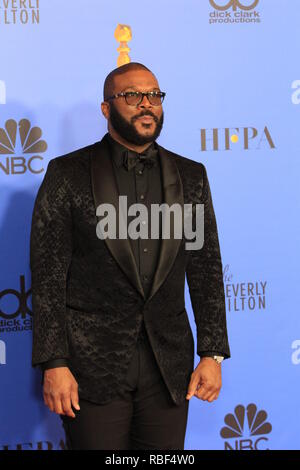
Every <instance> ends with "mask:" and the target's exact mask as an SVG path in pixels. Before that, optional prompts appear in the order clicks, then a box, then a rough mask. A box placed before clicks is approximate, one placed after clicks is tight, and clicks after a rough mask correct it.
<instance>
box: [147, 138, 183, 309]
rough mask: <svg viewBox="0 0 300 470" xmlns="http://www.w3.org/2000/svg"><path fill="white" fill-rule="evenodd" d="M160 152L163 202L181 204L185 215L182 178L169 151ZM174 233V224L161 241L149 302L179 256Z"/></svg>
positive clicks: (179, 242)
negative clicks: (167, 237) (168, 235)
mask: <svg viewBox="0 0 300 470" xmlns="http://www.w3.org/2000/svg"><path fill="white" fill-rule="evenodd" d="M158 151H159V155H160V161H161V169H162V179H163V193H164V201H163V202H165V203H166V204H168V206H172V204H175V203H177V204H180V205H181V211H182V214H183V208H184V198H183V187H182V181H181V178H180V174H179V171H178V169H177V166H176V164H175V162H174V161H173V160H172V159H171V158H170V157H169V154H168V151H167V150H165V149H164V148H163V147H161V146H158ZM171 220H173V219H171ZM182 220H183V218H182ZM173 233H174V232H173V223H172V224H171V230H170V234H171V237H170V238H169V239H162V241H161V250H160V255H159V261H158V265H157V269H156V272H155V276H154V279H153V284H152V288H151V292H150V295H149V297H148V298H147V301H149V300H150V299H151V297H153V295H154V294H155V292H157V290H158V289H159V288H160V286H161V285H162V283H163V282H164V280H165V278H166V277H167V275H168V273H169V271H170V269H171V267H172V265H173V263H174V261H175V258H176V256H177V253H178V250H179V247H180V244H181V241H182V239H178V238H177V239H176V238H174V237H173V235H172V234H173Z"/></svg>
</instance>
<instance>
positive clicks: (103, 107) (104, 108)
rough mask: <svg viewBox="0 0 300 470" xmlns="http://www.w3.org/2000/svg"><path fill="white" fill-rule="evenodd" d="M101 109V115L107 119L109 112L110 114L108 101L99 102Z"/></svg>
mask: <svg viewBox="0 0 300 470" xmlns="http://www.w3.org/2000/svg"><path fill="white" fill-rule="evenodd" d="M101 111H102V114H103V116H104V117H105V118H106V119H107V120H108V119H109V114H110V108H109V103H108V102H107V101H103V102H102V103H101Z"/></svg>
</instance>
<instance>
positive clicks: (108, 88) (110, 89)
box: [103, 62, 155, 101]
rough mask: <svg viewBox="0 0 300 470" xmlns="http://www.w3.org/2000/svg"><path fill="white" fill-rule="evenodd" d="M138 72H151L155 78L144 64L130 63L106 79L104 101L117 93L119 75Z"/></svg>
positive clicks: (115, 70) (113, 71) (112, 72)
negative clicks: (116, 81)
mask: <svg viewBox="0 0 300 470" xmlns="http://www.w3.org/2000/svg"><path fill="white" fill-rule="evenodd" d="M137 70H145V71H147V72H150V73H151V74H152V75H153V76H154V77H155V75H154V73H153V72H151V70H150V69H148V67H146V66H145V65H143V64H140V63H139V62H129V63H128V64H124V65H121V66H120V67H117V68H116V69H114V70H112V71H111V72H110V73H109V74H108V75H107V77H106V79H105V81H104V86H103V99H104V101H106V100H107V98H109V97H110V96H112V95H113V94H114V93H115V78H116V77H117V76H119V75H123V74H125V73H127V72H135V71H137Z"/></svg>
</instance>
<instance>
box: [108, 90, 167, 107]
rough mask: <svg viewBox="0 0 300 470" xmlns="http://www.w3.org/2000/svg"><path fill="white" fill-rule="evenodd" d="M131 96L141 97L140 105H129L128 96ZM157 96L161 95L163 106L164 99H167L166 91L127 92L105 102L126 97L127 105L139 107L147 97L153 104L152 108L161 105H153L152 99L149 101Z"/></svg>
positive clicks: (111, 97)
mask: <svg viewBox="0 0 300 470" xmlns="http://www.w3.org/2000/svg"><path fill="white" fill-rule="evenodd" d="M129 94H130V95H132V94H134V95H140V97H141V99H140V101H139V102H138V103H135V104H130V103H128V101H127V96H128V95H129ZM157 95H159V96H160V97H161V102H160V104H162V103H163V101H164V99H165V96H166V93H165V92H164V91H147V92H143V91H125V92H121V93H117V94H115V95H113V96H110V97H109V98H106V100H105V101H109V100H113V99H115V98H118V97H119V96H124V98H125V101H126V103H127V104H128V106H138V105H139V104H141V102H142V101H143V99H144V96H147V98H148V101H149V103H150V104H152V106H160V105H159V104H153V103H151V101H150V99H149V96H157Z"/></svg>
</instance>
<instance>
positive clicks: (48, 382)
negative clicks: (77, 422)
mask: <svg viewBox="0 0 300 470" xmlns="http://www.w3.org/2000/svg"><path fill="white" fill-rule="evenodd" d="M43 396H44V402H45V405H46V406H48V408H49V409H50V410H51V411H53V412H54V413H58V414H61V415H66V416H70V417H71V418H76V415H75V414H74V412H73V410H72V408H71V405H73V407H74V408H76V409H77V410H80V406H79V404H78V401H79V398H78V383H77V382H76V380H75V378H74V376H73V374H72V373H71V371H70V369H69V368H68V367H55V368H53V369H47V370H45V372H44V389H43Z"/></svg>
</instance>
